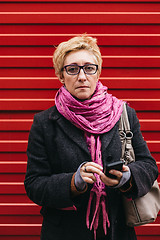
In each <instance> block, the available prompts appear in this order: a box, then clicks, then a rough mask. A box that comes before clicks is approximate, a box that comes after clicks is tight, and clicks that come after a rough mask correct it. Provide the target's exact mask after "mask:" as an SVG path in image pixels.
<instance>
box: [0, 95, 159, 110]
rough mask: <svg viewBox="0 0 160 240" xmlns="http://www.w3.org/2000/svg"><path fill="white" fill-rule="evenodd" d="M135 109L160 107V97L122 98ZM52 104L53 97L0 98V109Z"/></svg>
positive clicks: (29, 107)
mask: <svg viewBox="0 0 160 240" xmlns="http://www.w3.org/2000/svg"><path fill="white" fill-rule="evenodd" d="M123 100H124V101H127V102H128V103H129V104H130V106H131V107H133V108H134V109H136V110H152V111H158V110H159V109H160V99H128V98H126V99H123ZM53 105H54V99H0V110H21V111H22V110H44V109H47V108H49V107H52V106H53Z"/></svg>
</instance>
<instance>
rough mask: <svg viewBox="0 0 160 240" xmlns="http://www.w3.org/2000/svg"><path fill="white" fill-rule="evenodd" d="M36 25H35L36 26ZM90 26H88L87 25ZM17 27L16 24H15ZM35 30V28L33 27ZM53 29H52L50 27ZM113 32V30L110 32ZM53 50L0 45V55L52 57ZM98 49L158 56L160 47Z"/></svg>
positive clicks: (113, 53) (114, 53) (108, 53)
mask: <svg viewBox="0 0 160 240" xmlns="http://www.w3.org/2000/svg"><path fill="white" fill-rule="evenodd" d="M36 27H37V26H36ZM45 27H46V26H45ZM88 27H90V26H88ZM16 28H17V26H16ZM35 30H36V29H35ZM52 30H53V29H52ZM112 33H113V32H112ZM54 51H55V47H54V46H39V47H38V46H36V47H32V46H26V47H25V46H19V47H18V48H17V47H15V46H14V47H11V46H8V47H7V46H6V47H5V46H4V47H2V46H1V47H0V56H4V57H5V56H6V57H8V56H15V57H17V56H22V57H23V56H37V57H38V56H50V57H52V55H53V52H54ZM100 51H101V54H102V57H103V56H104V57H105V56H114V57H115V56H122V57H123V56H137V57H139V56H146V57H147V56H149V57H150V56H160V47H159V46H157V47H154V46H153V47H152V46H147V47H144V46H138V47H136V46H135V47H133V46H132V47H130V46H123V47H122V46H121V47H120V46H109V47H107V46H106V47H105V46H100Z"/></svg>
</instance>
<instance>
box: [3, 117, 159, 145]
mask: <svg viewBox="0 0 160 240" xmlns="http://www.w3.org/2000/svg"><path fill="white" fill-rule="evenodd" d="M32 122H33V120H32V119H0V130H1V131H29V130H30V128H31V125H32ZM140 124H141V130H142V131H160V120H159V119H143V120H141V119H140ZM22 134H23V136H24V133H22ZM14 135H16V134H15V133H14ZM26 137H27V138H28V134H27V135H26ZM13 138H14V137H13ZM8 139H9V135H8ZM24 139H25V137H24ZM1 140H2V138H1Z"/></svg>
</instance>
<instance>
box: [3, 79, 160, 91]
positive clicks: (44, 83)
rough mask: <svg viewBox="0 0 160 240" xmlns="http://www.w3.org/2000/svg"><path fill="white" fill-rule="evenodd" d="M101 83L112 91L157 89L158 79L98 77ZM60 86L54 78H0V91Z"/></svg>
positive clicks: (159, 86) (159, 81) (158, 85)
mask: <svg viewBox="0 0 160 240" xmlns="http://www.w3.org/2000/svg"><path fill="white" fill-rule="evenodd" d="M100 80H101V82H102V83H103V84H104V85H106V86H108V87H109V88H114V89H116V88H117V89H122V88H123V89H124V88H125V89H128V88H132V89H143V88H145V89H158V88H160V77H155V78H154V77H139V78H138V77H108V78H107V77H100ZM61 86H62V84H61V83H60V82H59V80H58V79H57V78H54V77H41V78H40V77H24V78H23V77H6V78H4V77H0V88H1V89H25V88H27V89H35V88H36V89H51V88H55V89H58V88H60V87H61Z"/></svg>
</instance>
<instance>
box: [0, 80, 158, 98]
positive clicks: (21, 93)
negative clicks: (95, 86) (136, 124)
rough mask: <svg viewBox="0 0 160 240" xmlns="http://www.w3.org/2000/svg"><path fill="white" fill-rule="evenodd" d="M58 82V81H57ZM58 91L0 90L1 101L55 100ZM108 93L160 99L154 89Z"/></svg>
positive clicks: (118, 95)
mask: <svg viewBox="0 0 160 240" xmlns="http://www.w3.org/2000/svg"><path fill="white" fill-rule="evenodd" d="M57 81H58V80H57ZM57 91H58V89H54V88H51V89H43V88H42V89H25V88H24V89H18V90H17V89H14V90H13V89H9V90H5V89H2V90H0V99H2V101H3V99H7V98H9V99H17V98H18V99H22V101H23V99H28V98H30V99H34V100H39V99H51V100H52V99H53V98H55V95H56V93H57ZM108 93H110V94H112V95H113V96H116V97H117V98H122V97H123V99H124V98H125V99H126V98H130V99H146V98H148V96H149V97H150V99H159V96H160V90H159V89H154V90H153V89H152V90H150V89H149V90H148V89H145V87H143V89H111V88H110V89H108Z"/></svg>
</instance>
